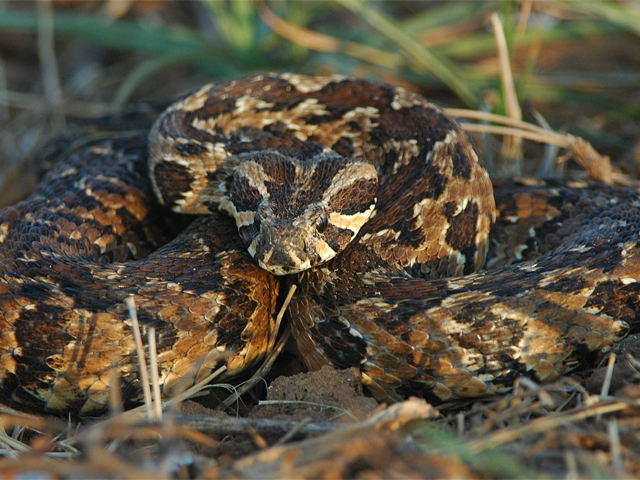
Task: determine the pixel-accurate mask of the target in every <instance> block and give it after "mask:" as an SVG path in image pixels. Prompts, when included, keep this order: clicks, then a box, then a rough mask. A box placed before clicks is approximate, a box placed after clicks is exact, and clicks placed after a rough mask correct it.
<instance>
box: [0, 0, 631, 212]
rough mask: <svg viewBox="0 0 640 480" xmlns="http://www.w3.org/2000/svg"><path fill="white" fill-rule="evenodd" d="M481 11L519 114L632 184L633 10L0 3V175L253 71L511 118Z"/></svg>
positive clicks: (472, 4)
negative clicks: (315, 77) (102, 119)
mask: <svg viewBox="0 0 640 480" xmlns="http://www.w3.org/2000/svg"><path fill="white" fill-rule="evenodd" d="M492 14H497V15H498V18H499V19H500V20H501V28H502V30H503V32H504V38H505V39H506V45H507V50H508V55H509V57H508V63H509V66H510V68H511V71H512V75H513V85H514V92H515V93H516V96H517V102H518V103H519V105H520V107H521V110H522V116H523V118H524V119H525V120H528V121H532V122H534V123H535V122H536V121H537V120H535V119H534V118H535V117H534V116H533V115H534V113H535V112H539V113H540V114H541V115H542V117H543V118H544V119H546V121H547V122H548V123H549V124H550V126H551V127H552V128H554V129H560V130H562V131H569V132H572V133H575V134H578V135H581V136H583V137H585V138H586V139H587V140H589V141H591V142H592V143H593V144H594V146H595V147H596V148H597V149H598V150H599V151H601V152H603V153H606V154H608V155H610V156H611V157H612V158H613V159H614V161H616V162H617V163H619V164H620V162H622V165H623V168H625V169H626V170H627V171H629V172H631V173H632V174H635V172H636V163H637V162H638V158H637V157H638V156H640V155H639V154H638V153H637V152H636V153H635V155H634V148H635V146H636V141H637V139H638V138H640V135H638V133H639V132H640V88H638V87H640V48H639V47H640V39H639V38H638V36H639V35H640V2H638V1H637V0H636V1H631V0H627V1H624V0H620V1H603V0H590V1H588V2H577V1H571V0H567V1H561V0H556V1H531V0H520V1H516V0H491V1H489V0H486V1H481V0H475V1H422V2H414V1H393V2H391V1H369V2H366V1H364V0H335V1H324V0H323V1H292V0H270V1H268V2H264V1H253V2H252V1H249V0H239V1H232V0H227V1H223V0H201V1H193V2H186V1H184V2H183V1H181V2H167V1H155V0H149V1H132V0H106V1H102V2H86V1H74V0H45V1H41V2H6V1H5V2H0V160H1V161H2V162H3V163H2V164H1V165H0V172H3V174H4V175H7V173H6V172H8V171H11V170H12V167H13V166H15V165H20V164H21V162H22V160H23V159H25V158H29V157H30V156H32V155H33V153H34V152H36V151H37V149H38V148H39V147H40V146H41V145H42V144H43V142H45V141H46V140H47V139H49V138H51V137H52V136H54V135H56V134H59V133H60V132H61V131H62V130H63V129H64V128H65V127H66V125H67V124H68V122H69V121H70V120H71V119H78V118H87V117H88V118H92V117H96V116H100V115H105V114H108V113H113V112H117V111H118V110H120V109H121V108H122V107H123V106H124V105H125V104H127V103H132V102H133V103H136V102H142V101H147V100H159V99H163V100H166V99H170V98H173V97H175V96H177V95H179V94H182V93H184V92H186V91H188V90H189V89H192V88H195V87H197V86H198V85H201V84H202V83H205V82H208V81H212V80H218V79H225V78H232V77H238V76H241V75H247V74H253V73H264V72H266V71H294V72H304V73H333V72H339V73H344V74H350V75H357V76H362V77H367V78H370V79H377V80H383V81H387V82H390V83H394V84H398V85H402V86H405V87H407V88H410V89H412V90H416V91H419V92H421V93H423V94H425V95H426V96H428V97H430V98H433V99H434V100H435V101H436V102H438V103H440V104H443V105H446V106H464V107H467V108H471V109H478V110H483V111H487V112H493V113H499V114H509V113H510V112H509V111H508V107H507V104H506V103H505V95H504V89H503V78H502V75H503V74H504V65H502V66H501V64H500V62H499V59H498V50H497V45H496V32H495V28H492V24H491V22H490V18H491V15H492ZM487 150H490V149H487ZM534 151H536V150H534ZM484 154H485V155H487V156H489V155H492V152H491V151H487V152H485V153H484ZM526 154H527V150H525V157H526V156H527V155H526ZM536 155H537V154H536ZM498 160H499V159H498ZM527 165H528V164H527V163H526V162H525V164H524V167H519V169H517V170H515V171H514V173H517V174H520V173H523V174H531V173H533V172H535V170H534V169H533V168H529V167H528V166H527ZM498 173H504V172H500V171H498ZM507 173H509V172H508V171H507ZM0 180H1V179H0ZM25 182H26V180H25ZM5 203H6V202H5Z"/></svg>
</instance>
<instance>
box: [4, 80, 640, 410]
mask: <svg viewBox="0 0 640 480" xmlns="http://www.w3.org/2000/svg"><path fill="white" fill-rule="evenodd" d="M147 151H148V152H149V155H148V153H147ZM147 159H148V162H147ZM147 163H148V164H147ZM491 191H492V185H491V182H490V181H489V178H488V176H487V174H486V172H485V170H484V169H483V168H482V166H481V165H480V163H479V161H478V158H477V155H476V153H475V152H474V150H473V148H472V145H471V143H470V141H469V140H468V139H467V137H466V136H465V135H464V134H463V133H462V132H461V130H460V128H459V127H458V126H457V124H456V123H455V122H454V121H452V120H451V119H449V118H448V117H446V116H445V115H444V114H443V113H442V112H441V110H440V109H438V108H437V107H435V106H434V105H432V104H431V103H430V102H428V101H427V100H425V99H424V98H422V97H421V96H419V95H416V94H412V93H409V92H407V91H405V90H403V89H401V88H396V87H392V86H389V85H384V84H376V83H371V82H367V81H364V80H357V79H350V78H346V77H340V76H332V77H305V76H298V75H292V74H283V75H268V76H259V77H255V78H250V79H244V80H238V81H233V82H228V83H222V84H219V85H208V86H205V87H203V88H202V89H200V90H199V91H197V92H195V93H193V94H192V95H189V96H187V97H185V98H183V99H181V100H180V101H178V102H177V103H175V104H174V105H172V106H171V107H169V108H168V109H167V110H166V111H165V112H164V113H163V114H162V115H161V116H160V117H159V118H158V120H157V121H156V122H155V123H154V125H153V127H152V129H151V132H150V134H149V135H148V138H147V135H146V134H131V135H127V134H126V133H122V134H120V135H117V136H114V137H113V138H107V139H101V140H100V139H99V140H94V141H86V142H85V143H83V144H82V145H81V146H79V147H77V148H73V149H71V153H69V154H67V155H64V156H63V158H62V159H61V160H59V161H58V162H56V163H55V164H54V165H53V166H52V167H51V169H50V170H49V171H48V172H47V174H46V176H45V177H44V179H43V181H42V184H41V185H40V187H39V189H38V190H37V192H35V193H34V195H33V196H31V197H30V198H29V199H27V200H26V201H24V202H22V203H19V204H17V205H15V206H13V207H9V208H6V209H4V210H3V211H2V212H1V213H0V259H1V262H0V274H1V275H0V338H1V342H0V394H1V395H2V398H3V401H5V402H16V403H20V404H23V405H28V406H31V407H34V408H41V409H47V410H51V411H57V412H66V411H73V412H77V413H80V414H92V413H95V412H98V411H100V410H102V409H104V408H105V405H106V403H107V397H108V389H109V385H110V383H111V382H112V381H114V380H113V379H114V378H115V377H114V376H112V375H110V374H109V370H110V368H111V367H112V365H115V366H116V367H117V370H118V372H119V378H120V382H121V385H122V387H123V388H124V393H125V395H126V396H127V397H129V398H132V399H134V400H135V399H139V398H140V384H139V380H138V361H137V358H136V353H135V346H134V340H133V335H132V329H131V323H130V320H129V317H128V315H127V311H126V309H125V306H124V304H123V301H124V299H125V298H126V297H128V296H130V295H132V296H133V297H134V298H135V302H136V305H137V312H138V317H139V319H140V322H141V324H142V328H143V330H145V329H148V328H149V327H150V326H154V327H155V328H156V331H157V336H158V347H157V348H158V367H159V369H160V378H161V385H162V388H163V393H164V394H170V393H171V392H172V391H175V389H176V388H178V387H179V386H181V385H184V384H186V385H189V384H192V383H193V382H194V381H196V380H197V379H200V378H202V377H204V376H206V375H207V374H208V373H210V372H211V370H212V369H213V368H215V367H217V366H218V365H219V364H220V363H221V362H226V364H227V369H228V373H229V374H234V373H237V372H239V371H241V370H243V369H245V368H247V367H248V366H250V365H252V364H254V363H255V362H257V361H258V360H260V359H261V358H263V357H264V355H265V354H266V353H267V352H268V351H269V350H270V349H271V348H272V347H273V345H274V340H275V336H276V334H277V332H275V331H274V329H275V327H274V318H275V312H276V310H277V307H278V306H279V301H281V300H280V298H279V297H280V292H282V291H284V290H285V289H286V287H287V286H288V285H289V284H291V283H295V284H296V285H298V290H297V292H296V294H295V295H294V297H293V300H292V302H291V304H290V306H289V309H288V321H289V322H290V325H291V328H292V332H293V334H294V338H295V341H296V344H297V348H298V350H299V351H300V353H301V355H302V357H303V358H304V360H305V362H306V363H307V365H308V366H309V367H310V368H317V367H319V366H320V365H322V364H324V363H327V362H329V363H331V364H333V365H335V366H338V367H349V366H358V367H359V368H360V369H361V371H362V374H363V381H364V383H365V385H367V387H368V389H369V391H370V392H371V393H372V394H373V395H374V396H375V397H376V398H378V399H381V400H391V399H396V398H401V397H402V396H405V395H408V394H417V395H420V396H423V397H426V398H428V399H431V400H440V401H442V400H447V399H455V398H460V397H472V396H484V395H490V394H495V393H499V392H503V391H506V390H508V389H509V388H510V387H511V386H512V385H513V382H514V380H515V379H516V378H517V377H518V376H520V375H529V376H532V377H534V378H535V379H537V380H540V381H544V380H549V379H553V378H556V377H558V376H559V375H561V374H563V373H564V372H566V371H568V370H570V369H573V368H575V367H577V366H579V365H581V364H584V363H587V362H589V361H593V359H594V358H595V357H596V356H597V355H598V354H599V353H600V352H602V351H603V350H604V349H606V348H607V347H608V346H610V345H612V343H613V342H615V341H617V340H619V339H621V338H623V337H624V336H625V335H626V334H627V332H628V331H629V329H630V327H635V326H636V324H637V317H638V312H640V305H639V301H638V298H639V295H638V293H639V291H640V287H639V285H640V284H639V283H638V279H639V278H640V258H639V251H640V250H639V248H638V229H639V228H640V217H639V215H638V212H639V210H638V207H639V206H640V197H639V195H638V193H637V192H635V191H632V190H628V189H624V188H620V187H610V186H604V185H599V184H570V183H567V184H560V183H558V184H556V185H549V184H544V185H542V184H541V185H537V184H536V183H535V182H521V183H510V184H503V185H497V186H496V190H495V195H496V199H497V203H498V215H497V217H498V220H497V225H496V227H495V228H496V230H497V231H499V232H500V235H501V236H500V237H496V238H498V239H497V240H494V244H495V245H494V248H492V253H491V254H490V256H491V259H490V261H489V262H490V263H491V264H493V265H497V267H496V268H492V269H488V270H484V271H481V272H480V273H473V272H476V271H477V270H479V269H480V267H482V265H483V263H484V261H485V256H486V253H487V250H488V249H489V245H490V240H489V233H490V230H491V229H492V226H493V224H494V221H495V219H496V207H495V203H494V197H493V196H492V194H491ZM167 209H172V210H176V211H181V212H184V213H186V214H201V213H206V214H207V215H201V216H200V215H199V216H197V218H195V219H194V220H193V221H192V222H191V223H190V225H189V226H188V227H186V229H185V230H184V231H183V232H182V233H180V234H178V236H177V237H176V238H174V239H173V240H170V241H168V243H165V242H167V237H168V236H170V235H169V234H168V232H170V231H171V230H172V229H173V227H174V226H175V225H174V224H175V223H180V220H176V217H174V216H173V215H172V214H170V213H168V210H167ZM220 212H222V213H220ZM234 219H235V225H234ZM522 231H525V232H526V238H525V237H523V236H521V234H520V233H518V232H522ZM505 242H507V243H509V242H510V243H511V248H510V250H508V251H507V250H504V249H503V248H502V247H501V245H502V244H503V243H505ZM504 252H507V253H504ZM508 252H511V253H508ZM505 255H506V256H509V255H511V256H514V257H515V258H516V260H521V261H520V262H518V263H515V264H513V265H509V264H508V263H509V262H508V261H503V258H502V257H504V256H505ZM219 352H229V353H230V356H229V357H228V358H226V359H224V360H221V359H220V355H219Z"/></svg>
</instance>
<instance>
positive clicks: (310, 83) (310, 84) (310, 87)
mask: <svg viewBox="0 0 640 480" xmlns="http://www.w3.org/2000/svg"><path fill="white" fill-rule="evenodd" d="M279 77H280V78H282V79H284V80H286V81H287V82H289V83H290V84H291V85H293V86H294V87H296V90H298V91H299V92H300V93H310V92H317V91H318V90H322V89H323V88H324V87H325V86H326V85H328V84H329V83H332V82H341V81H343V80H345V79H346V78H347V77H345V76H344V75H328V76H318V77H308V76H305V75H296V74H295V73H283V74H281V75H279Z"/></svg>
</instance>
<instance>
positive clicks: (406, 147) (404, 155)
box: [382, 138, 420, 175]
mask: <svg viewBox="0 0 640 480" xmlns="http://www.w3.org/2000/svg"><path fill="white" fill-rule="evenodd" d="M382 149H383V150H384V151H385V152H386V153H388V152H391V151H394V152H396V154H397V156H398V160H396V161H395V162H394V164H393V174H394V175H396V174H397V173H398V171H399V170H400V168H402V167H403V166H406V165H408V164H409V162H410V161H411V160H412V159H413V158H414V157H417V156H418V154H419V153H420V146H419V145H418V141H417V140H416V139H415V138H412V139H411V140H389V141H387V142H385V143H384V144H383V145H382Z"/></svg>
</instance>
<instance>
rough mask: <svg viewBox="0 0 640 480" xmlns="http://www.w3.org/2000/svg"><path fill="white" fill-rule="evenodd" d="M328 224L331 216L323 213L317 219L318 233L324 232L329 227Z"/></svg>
mask: <svg viewBox="0 0 640 480" xmlns="http://www.w3.org/2000/svg"><path fill="white" fill-rule="evenodd" d="M327 225H329V217H327V214H326V213H323V214H322V215H320V216H319V217H318V219H317V220H316V230H317V231H318V233H322V232H324V231H325V230H326V229H327Z"/></svg>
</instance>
